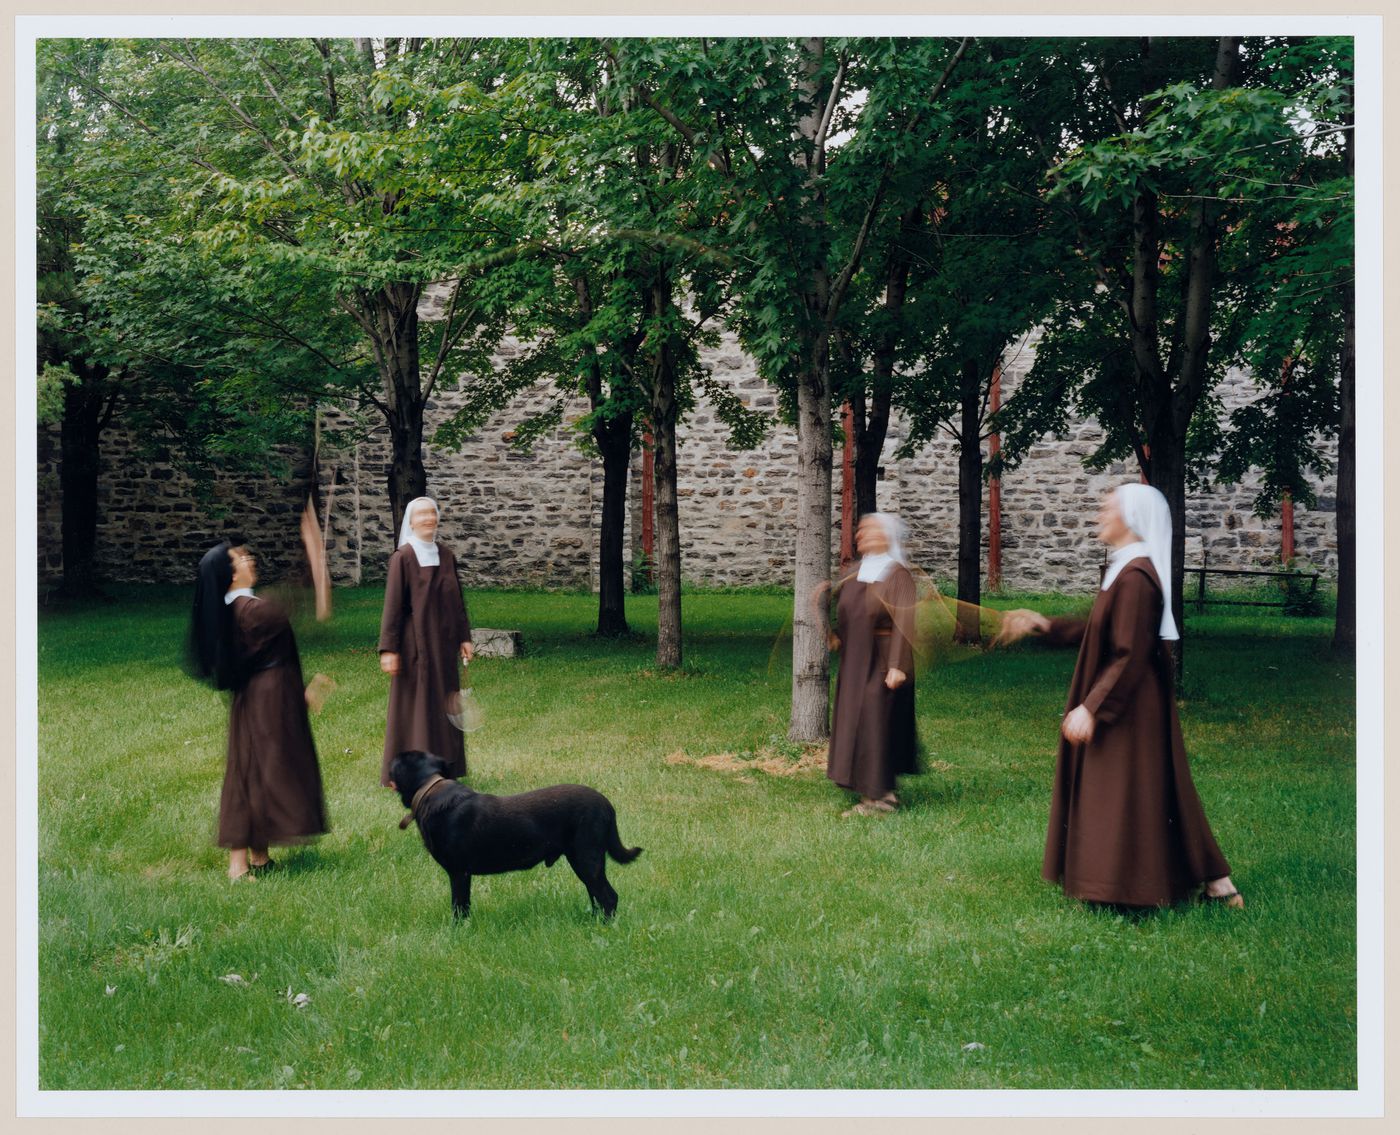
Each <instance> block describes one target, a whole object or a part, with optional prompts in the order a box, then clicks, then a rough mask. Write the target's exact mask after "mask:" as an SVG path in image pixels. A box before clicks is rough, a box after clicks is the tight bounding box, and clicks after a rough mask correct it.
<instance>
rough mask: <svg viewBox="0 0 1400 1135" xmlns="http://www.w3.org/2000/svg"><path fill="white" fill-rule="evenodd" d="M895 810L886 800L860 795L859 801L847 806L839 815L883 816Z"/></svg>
mask: <svg viewBox="0 0 1400 1135" xmlns="http://www.w3.org/2000/svg"><path fill="white" fill-rule="evenodd" d="M894 810H895V806H894V805H893V804H891V803H889V802H888V801H886V800H873V799H871V798H870V797H869V796H862V797H861V799H860V803H858V804H856V805H854V806H853V807H850V808H847V809H846V810H845V811H844V812H842V813H841V815H842V816H843V817H844V816H884V815H887V814H888V813H890V812H893V811H894Z"/></svg>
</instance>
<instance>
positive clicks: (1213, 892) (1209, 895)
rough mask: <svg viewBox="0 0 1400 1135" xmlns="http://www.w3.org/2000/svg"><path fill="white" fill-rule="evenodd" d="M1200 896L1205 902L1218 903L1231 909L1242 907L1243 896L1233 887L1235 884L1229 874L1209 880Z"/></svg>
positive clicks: (1241, 908)
mask: <svg viewBox="0 0 1400 1135" xmlns="http://www.w3.org/2000/svg"><path fill="white" fill-rule="evenodd" d="M1201 897H1202V898H1204V899H1205V900H1206V901H1207V902H1213V903H1219V904H1220V905H1221V906H1226V907H1229V908H1230V909H1231V910H1243V909H1244V896H1243V895H1242V894H1240V892H1239V891H1237V890H1236V889H1235V884H1234V883H1232V882H1231V881H1230V876H1229V875H1224V876H1222V877H1221V878H1219V879H1211V880H1209V881H1208V882H1207V883H1206V885H1205V890H1204V891H1203V892H1202V895H1201Z"/></svg>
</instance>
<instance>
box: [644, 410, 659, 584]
mask: <svg viewBox="0 0 1400 1135" xmlns="http://www.w3.org/2000/svg"><path fill="white" fill-rule="evenodd" d="M651 445H652V443H651V431H650V430H647V431H646V432H645V433H643V434H642V559H643V560H645V561H646V570H647V582H648V583H650V582H651V581H652V565H653V564H655V563H656V457H655V455H654V454H653V453H652V448H651Z"/></svg>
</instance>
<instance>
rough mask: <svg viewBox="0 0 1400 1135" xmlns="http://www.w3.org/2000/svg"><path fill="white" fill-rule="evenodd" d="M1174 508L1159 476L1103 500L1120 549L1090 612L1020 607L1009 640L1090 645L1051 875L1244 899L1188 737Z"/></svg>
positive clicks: (1111, 890) (1062, 781) (1160, 897)
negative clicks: (1063, 613) (1172, 645)
mask: <svg viewBox="0 0 1400 1135" xmlns="http://www.w3.org/2000/svg"><path fill="white" fill-rule="evenodd" d="M1171 533H1172V524H1171V510H1170V508H1169V507H1168V505H1167V500H1166V498H1165V497H1164V496H1163V495H1162V494H1161V493H1160V492H1158V491H1157V490H1156V489H1154V488H1152V487H1151V486H1149V485H1121V486H1119V487H1118V488H1117V489H1115V490H1113V491H1112V492H1110V493H1109V494H1108V495H1107V496H1106V497H1105V498H1104V501H1103V504H1102V505H1101V506H1100V508H1099V515H1098V535H1099V539H1100V540H1102V541H1103V542H1104V543H1105V544H1108V545H1109V547H1110V548H1111V549H1112V551H1111V552H1110V554H1109V558H1108V568H1107V570H1106V571H1105V572H1104V577H1103V581H1102V583H1101V585H1100V588H1099V592H1098V595H1097V596H1096V597H1095V599H1094V606H1093V609H1092V610H1091V611H1090V612H1089V618H1088V619H1087V620H1076V619H1047V618H1045V616H1043V615H1040V614H1037V613H1036V612H1034V611H1027V610H1019V611H1011V612H1008V613H1007V615H1006V617H1005V619H1004V621H1003V624H1002V628H1001V631H1000V633H999V634H998V636H997V637H998V641H999V642H1014V641H1015V640H1016V639H1018V638H1021V637H1023V636H1024V635H1026V634H1038V635H1042V636H1043V637H1044V638H1045V639H1046V640H1048V641H1050V642H1056V643H1061V644H1065V645H1070V644H1074V643H1079V644H1080V649H1079V659H1078V661H1077V662H1076V663H1075V668H1074V677H1073V678H1071V679H1070V687H1069V699H1068V702H1067V703H1066V709H1065V716H1064V720H1063V721H1062V723H1061V726H1060V748H1059V755H1058V758H1057V760H1056V763H1055V787H1054V794H1053V798H1052V800H1051V805H1050V827H1049V831H1048V833H1047V835H1046V840H1045V858H1044V861H1043V863H1042V866H1041V874H1042V875H1043V876H1044V877H1045V878H1046V879H1047V880H1049V881H1050V882H1057V883H1060V884H1061V885H1062V886H1063V888H1064V892H1065V894H1067V895H1071V896H1073V897H1075V898H1079V899H1084V900H1086V901H1089V902H1100V903H1113V904H1116V905H1122V906H1134V907H1150V906H1164V905H1166V904H1169V903H1174V902H1180V901H1181V900H1182V899H1185V898H1187V897H1189V896H1190V895H1191V894H1192V893H1193V892H1195V891H1196V890H1197V889H1200V890H1201V893H1202V895H1203V897H1204V898H1206V899H1208V900H1213V901H1216V902H1220V903H1223V904H1224V905H1226V906H1230V907H1235V908H1240V907H1243V906H1244V899H1243V898H1242V897H1241V896H1240V895H1239V893H1238V892H1237V891H1236V890H1235V887H1234V884H1233V883H1232V882H1231V881H1230V865H1229V864H1228V863H1227V862H1226V861H1225V857H1224V856H1223V855H1222V854H1221V853H1220V848H1219V846H1218V845H1217V844H1216V842H1215V836H1214V835H1213V834H1212V833H1211V830H1210V824H1209V823H1207V821H1206V815H1205V810H1204V808H1202V806H1201V800H1200V797H1199V796H1198V795H1197V794H1196V786H1195V784H1194V783H1193V782H1192V779H1191V769H1190V766H1189V765H1188V764H1187V761H1186V747H1185V745H1184V743H1183V741H1182V737H1181V722H1180V720H1179V719H1178V717H1177V712H1176V696H1175V689H1174V679H1173V666H1172V659H1171V654H1170V652H1169V650H1168V648H1167V646H1166V643H1168V642H1170V641H1171V640H1173V639H1176V638H1179V637H1180V634H1179V632H1178V631H1177V626H1176V622H1175V620H1174V619H1173V618H1172V611H1171V603H1170V600H1169V598H1168V594H1169V593H1168V591H1167V585H1168V583H1169V581H1170V580H1171Z"/></svg>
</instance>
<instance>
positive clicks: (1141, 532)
mask: <svg viewBox="0 0 1400 1135" xmlns="http://www.w3.org/2000/svg"><path fill="white" fill-rule="evenodd" d="M1113 496H1114V499H1115V500H1117V502H1118V511H1119V512H1121V513H1122V514H1123V523H1124V524H1126V525H1127V526H1128V528H1129V529H1131V530H1132V533H1133V535H1134V536H1136V537H1137V538H1138V543H1136V544H1130V545H1128V546H1127V547H1124V548H1121V549H1119V550H1118V551H1115V552H1114V553H1113V555H1112V556H1111V557H1110V558H1109V569H1108V572H1107V573H1106V574H1105V575H1104V586H1105V587H1107V586H1108V585H1109V584H1111V583H1112V582H1113V580H1114V579H1115V578H1116V577H1117V575H1118V572H1119V571H1120V570H1121V569H1122V566H1123V565H1124V564H1125V563H1127V562H1128V561H1129V560H1131V559H1135V558H1136V557H1138V556H1146V557H1147V558H1148V559H1150V560H1151V561H1152V567H1153V568H1154V569H1155V570H1156V572H1157V579H1158V580H1159V581H1160V582H1161V584H1162V624H1161V628H1160V630H1159V632H1158V633H1159V634H1160V635H1161V637H1162V638H1172V639H1176V638H1180V637H1181V635H1180V633H1179V632H1178V631H1177V629H1176V620H1175V619H1173V618H1172V601H1171V594H1172V591H1171V587H1172V510H1171V506H1170V505H1168V504H1167V498H1166V497H1164V496H1163V495H1162V494H1161V493H1160V492H1159V491H1158V490H1156V489H1154V488H1153V487H1152V486H1151V485H1119V486H1118V488H1116V489H1115V490H1114V491H1113Z"/></svg>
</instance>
